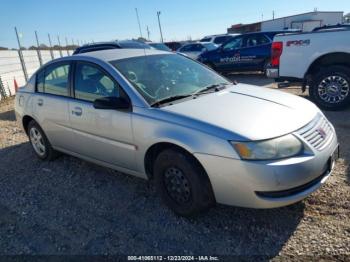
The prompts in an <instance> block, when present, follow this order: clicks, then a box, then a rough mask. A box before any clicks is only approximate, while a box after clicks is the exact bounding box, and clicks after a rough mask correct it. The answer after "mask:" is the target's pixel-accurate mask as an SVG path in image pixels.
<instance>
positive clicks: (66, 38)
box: [66, 37, 69, 56]
mask: <svg viewBox="0 0 350 262" xmlns="http://www.w3.org/2000/svg"><path fill="white" fill-rule="evenodd" d="M66 51H67V55H68V56H69V51H68V39H67V37H66Z"/></svg>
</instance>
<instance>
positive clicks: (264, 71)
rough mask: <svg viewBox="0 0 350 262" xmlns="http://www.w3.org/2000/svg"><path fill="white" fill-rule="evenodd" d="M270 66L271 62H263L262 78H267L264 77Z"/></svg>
mask: <svg viewBox="0 0 350 262" xmlns="http://www.w3.org/2000/svg"><path fill="white" fill-rule="evenodd" d="M270 65H271V61H270V60H267V61H265V63H264V68H263V71H262V73H263V74H264V76H267V75H266V71H267V68H269V66H270Z"/></svg>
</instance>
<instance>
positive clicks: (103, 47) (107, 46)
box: [73, 40, 152, 55]
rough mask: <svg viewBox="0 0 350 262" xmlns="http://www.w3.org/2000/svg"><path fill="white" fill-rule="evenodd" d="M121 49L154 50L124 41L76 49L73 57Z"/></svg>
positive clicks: (132, 41) (93, 44) (135, 42)
mask: <svg viewBox="0 0 350 262" xmlns="http://www.w3.org/2000/svg"><path fill="white" fill-rule="evenodd" d="M120 48H131V49H152V47H151V46H149V45H147V44H145V43H142V42H139V41H135V40H122V41H112V42H100V43H92V44H87V45H83V46H80V47H78V48H77V49H75V50H74V53H73V55H76V54H82V53H88V52H94V51H100V50H107V49H120Z"/></svg>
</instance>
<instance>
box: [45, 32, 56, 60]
mask: <svg viewBox="0 0 350 262" xmlns="http://www.w3.org/2000/svg"><path fill="white" fill-rule="evenodd" d="M47 36H48V38H49V44H50V54H51V58H52V60H53V59H54V58H55V57H54V56H53V51H52V43H51V37H50V34H47Z"/></svg>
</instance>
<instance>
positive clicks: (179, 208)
mask: <svg viewBox="0 0 350 262" xmlns="http://www.w3.org/2000/svg"><path fill="white" fill-rule="evenodd" d="M153 170H154V179H155V184H156V188H157V190H158V192H159V194H160V196H161V198H162V200H163V202H165V204H166V205H167V206H168V207H169V208H170V209H172V210H173V211H174V212H175V213H176V214H178V215H181V216H192V215H196V214H197V213H199V212H201V211H205V210H207V209H209V207H211V206H212V205H213V204H214V203H215V199H214V195H213V192H212V189H211V185H210V182H209V178H208V176H207V174H206V173H205V172H204V170H203V168H201V166H199V164H198V163H197V162H196V160H195V159H193V157H192V156H190V155H189V154H187V153H186V152H182V151H181V150H176V149H166V150H164V151H163V152H161V153H160V154H159V155H158V157H157V158H156V161H155V163H154V169H153Z"/></svg>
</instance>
